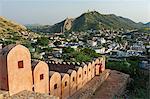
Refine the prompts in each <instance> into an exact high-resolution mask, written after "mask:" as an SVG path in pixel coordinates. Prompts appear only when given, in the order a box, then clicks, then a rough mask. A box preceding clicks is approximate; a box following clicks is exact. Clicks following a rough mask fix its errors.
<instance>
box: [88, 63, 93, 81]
mask: <svg viewBox="0 0 150 99" xmlns="http://www.w3.org/2000/svg"><path fill="white" fill-rule="evenodd" d="M87 65H88V70H87V74H88V76H87V78H88V81H90V80H91V79H92V72H91V71H92V64H91V62H89V63H87Z"/></svg>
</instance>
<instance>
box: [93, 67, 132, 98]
mask: <svg viewBox="0 0 150 99" xmlns="http://www.w3.org/2000/svg"><path fill="white" fill-rule="evenodd" d="M129 79H130V76H129V75H128V74H124V73H122V72H119V71H115V70H111V72H110V75H109V77H108V78H107V80H106V81H105V82H104V83H103V84H102V85H101V86H100V87H99V88H98V89H97V90H96V91H95V93H94V94H93V96H92V97H91V99H114V97H115V96H120V95H121V94H122V93H123V92H124V90H125V88H126V85H127V83H128V82H129Z"/></svg>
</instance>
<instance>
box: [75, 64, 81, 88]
mask: <svg viewBox="0 0 150 99" xmlns="http://www.w3.org/2000/svg"><path fill="white" fill-rule="evenodd" d="M75 69H76V71H77V76H76V78H77V90H79V89H80V88H81V87H82V67H79V66H76V67H75Z"/></svg>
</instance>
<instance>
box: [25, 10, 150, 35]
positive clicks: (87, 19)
mask: <svg viewBox="0 0 150 99" xmlns="http://www.w3.org/2000/svg"><path fill="white" fill-rule="evenodd" d="M147 26H148V25H146V24H143V23H141V22H139V23H136V22H134V21H132V20H130V19H128V18H124V17H121V16H116V15H114V14H100V13H99V12H97V11H91V12H87V13H83V14H82V15H80V16H79V17H77V18H66V19H65V20H63V21H61V22H59V23H56V24H54V25H44V26H38V28H37V26H36V27H31V26H27V28H29V29H30V30H32V31H34V32H44V33H53V32H61V31H86V30H91V29H93V30H99V29H102V28H105V29H121V28H123V29H140V28H142V27H147Z"/></svg>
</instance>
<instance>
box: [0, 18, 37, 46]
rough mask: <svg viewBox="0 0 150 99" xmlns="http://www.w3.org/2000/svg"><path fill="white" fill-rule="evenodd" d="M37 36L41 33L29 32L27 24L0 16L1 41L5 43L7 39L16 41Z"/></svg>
mask: <svg viewBox="0 0 150 99" xmlns="http://www.w3.org/2000/svg"><path fill="white" fill-rule="evenodd" d="M37 36H39V35H38V34H36V33H33V32H29V31H28V30H27V28H26V27H25V26H23V25H21V24H18V23H16V22H13V21H11V20H9V19H6V18H4V17H0V43H4V42H5V41H9V42H14V43H15V42H17V41H19V42H22V41H24V40H26V39H28V38H34V37H37Z"/></svg>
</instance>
